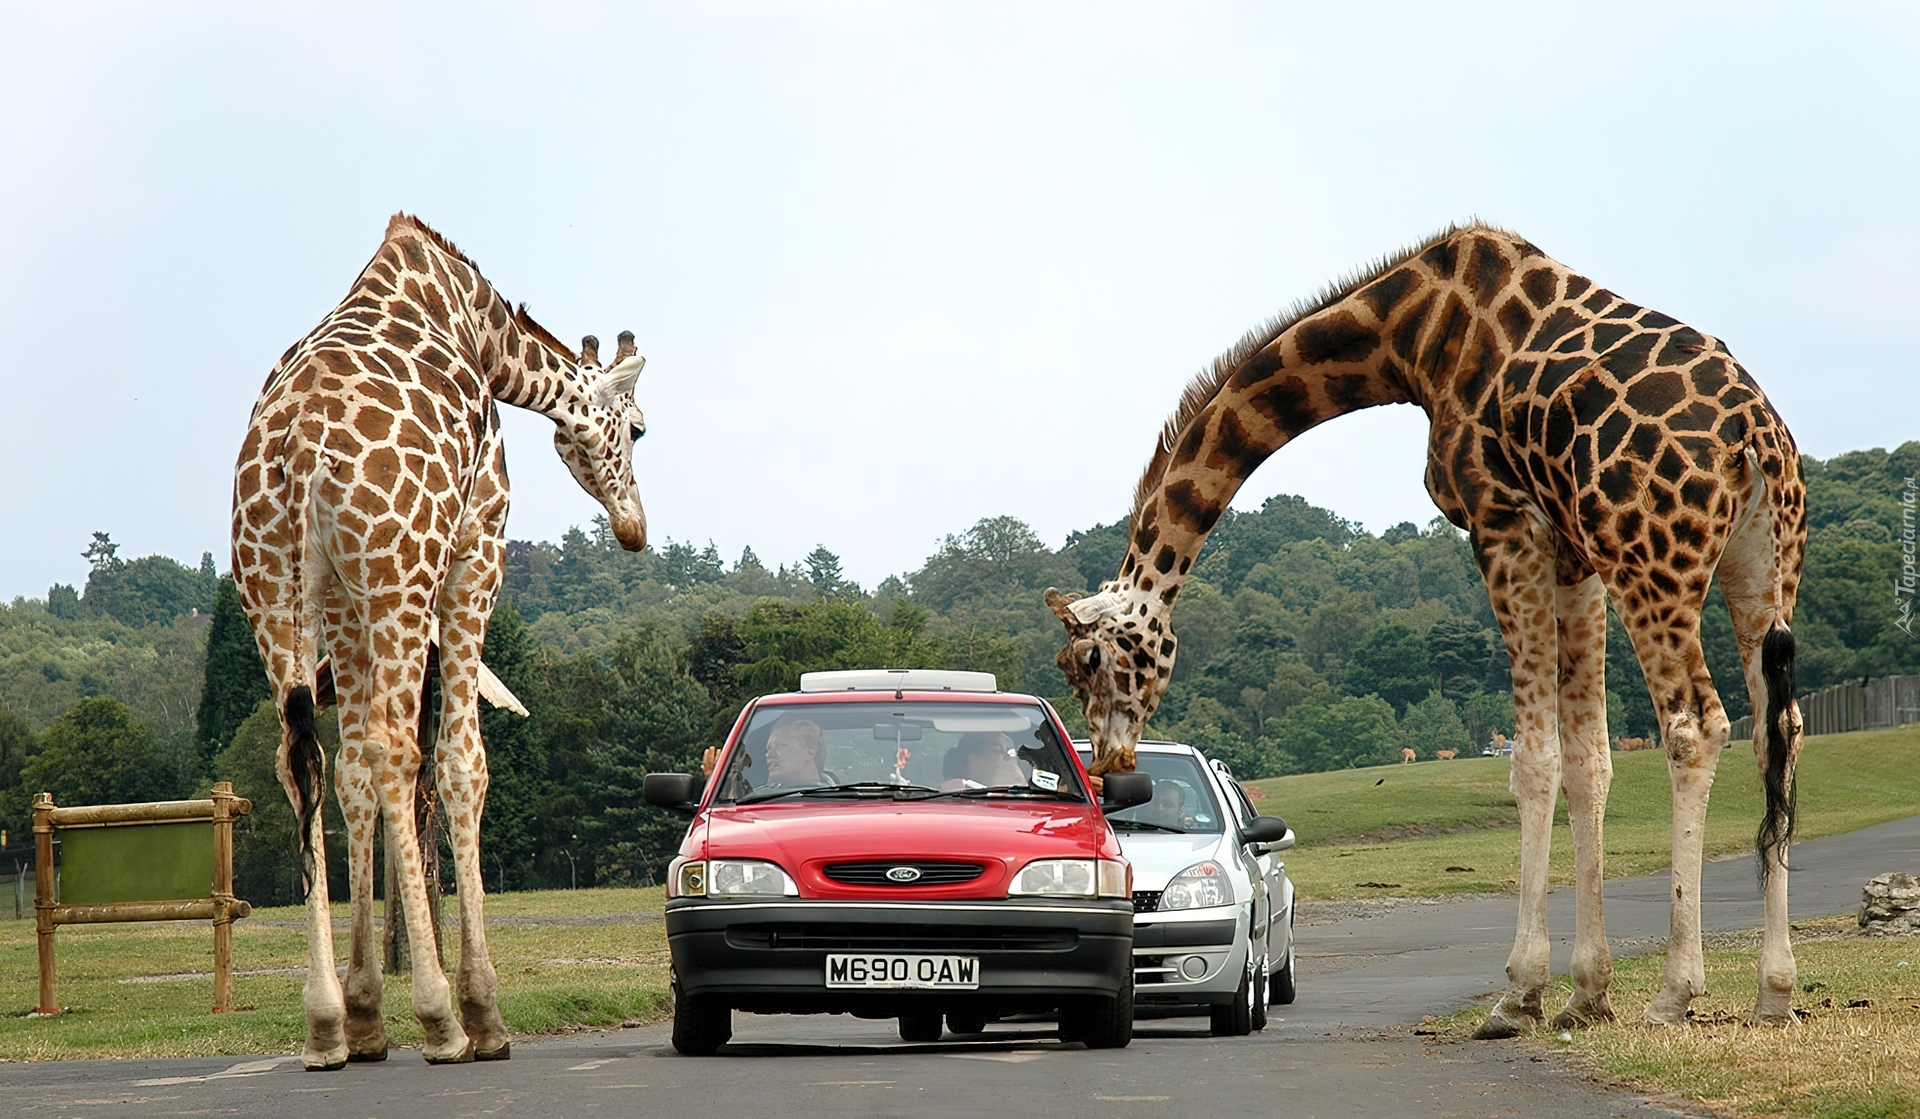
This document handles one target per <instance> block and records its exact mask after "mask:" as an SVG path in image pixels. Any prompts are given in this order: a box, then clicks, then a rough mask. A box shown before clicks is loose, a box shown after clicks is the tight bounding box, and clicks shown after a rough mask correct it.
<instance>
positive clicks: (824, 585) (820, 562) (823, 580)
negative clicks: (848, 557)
mask: <svg viewBox="0 0 1920 1119" xmlns="http://www.w3.org/2000/svg"><path fill="white" fill-rule="evenodd" d="M806 567H807V581H808V582H809V583H812V584H813V589H814V590H815V591H816V592H818V593H819V595H820V597H821V598H832V597H833V596H834V595H836V594H838V593H840V592H841V591H843V590H846V589H848V587H849V586H850V584H849V583H848V582H847V581H846V580H845V579H843V578H841V576H840V557H839V556H836V555H834V554H833V553H832V552H829V551H827V546H826V545H825V544H822V545H820V546H819V547H817V548H815V549H814V550H813V551H811V552H808V553H807V560H806Z"/></svg>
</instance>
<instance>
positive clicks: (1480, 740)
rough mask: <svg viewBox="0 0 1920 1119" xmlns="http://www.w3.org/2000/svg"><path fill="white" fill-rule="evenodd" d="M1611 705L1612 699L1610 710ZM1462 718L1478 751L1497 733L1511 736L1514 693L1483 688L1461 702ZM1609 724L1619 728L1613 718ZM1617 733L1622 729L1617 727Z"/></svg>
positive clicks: (1474, 747) (1488, 743)
mask: <svg viewBox="0 0 1920 1119" xmlns="http://www.w3.org/2000/svg"><path fill="white" fill-rule="evenodd" d="M1612 706H1613V704H1612V702H1611V700H1610V701H1609V703H1608V709H1609V711H1611V709H1612ZM1460 718H1461V721H1462V722H1464V723H1465V724H1466V729H1467V742H1468V744H1469V745H1470V746H1472V748H1473V749H1474V751H1475V752H1478V751H1479V750H1481V749H1483V748H1485V747H1486V746H1489V745H1491V744H1492V742H1493V736H1494V735H1495V734H1504V735H1506V736H1507V737H1508V738H1512V737H1513V733H1514V729H1515V721H1514V713H1513V693H1512V692H1509V691H1505V690H1502V691H1497V692H1481V693H1480V694H1479V695H1476V696H1474V697H1473V698H1471V699H1469V700H1467V702H1466V703H1464V704H1462V705H1461V708H1460ZM1608 726H1609V727H1616V728H1617V724H1615V723H1613V722H1612V721H1611V719H1609V723H1608ZM1614 733H1615V734H1618V733H1620V731H1619V730H1618V729H1615V730H1614Z"/></svg>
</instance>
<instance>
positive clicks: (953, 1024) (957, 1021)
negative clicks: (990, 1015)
mask: <svg viewBox="0 0 1920 1119" xmlns="http://www.w3.org/2000/svg"><path fill="white" fill-rule="evenodd" d="M947 1029H949V1030H951V1031H952V1032H954V1033H957V1034H983V1033H986V1032H987V1016H986V1015H985V1014H980V1013H975V1012H974V1011H970V1010H962V1011H952V1010H949V1011H947Z"/></svg>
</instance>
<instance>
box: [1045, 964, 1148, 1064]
mask: <svg viewBox="0 0 1920 1119" xmlns="http://www.w3.org/2000/svg"><path fill="white" fill-rule="evenodd" d="M1060 1040H1061V1041H1078V1042H1080V1043H1081V1044H1083V1045H1085V1046H1086V1047H1087V1048H1089V1049H1125V1048H1126V1047H1127V1044H1128V1043H1129V1042H1131V1041H1132V1040H1133V970H1132V969H1131V968H1129V969H1128V970H1127V977H1126V980H1125V981H1124V982H1123V984H1122V985H1121V988H1120V992H1119V994H1116V995H1114V996H1113V997H1111V998H1107V997H1095V998H1090V999H1084V1000H1082V1001H1080V1002H1079V1003H1076V1004H1074V1005H1072V1006H1068V1007H1064V1008H1062V1009H1061V1011H1060Z"/></svg>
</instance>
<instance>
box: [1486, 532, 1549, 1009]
mask: <svg viewBox="0 0 1920 1119" xmlns="http://www.w3.org/2000/svg"><path fill="white" fill-rule="evenodd" d="M1520 523H1521V533H1522V534H1521V535H1520V536H1518V537H1517V538H1514V539H1511V540H1505V541H1489V540H1487V539H1485V538H1482V537H1476V538H1475V540H1474V546H1475V551H1476V553H1477V554H1478V556H1479V558H1480V561H1481V569H1482V571H1483V572H1484V573H1485V575H1486V581H1487V589H1488V591H1489V593H1490V595H1491V598H1492V601H1493V607H1494V614H1495V616H1496V617H1498V618H1499V620H1500V630H1501V634H1502V636H1504V637H1505V638H1506V642H1507V653H1508V655H1509V657H1511V658H1512V661H1513V698H1514V713H1515V714H1514V718H1515V723H1516V731H1517V733H1516V741H1515V743H1514V748H1513V763H1512V774H1511V777H1510V779H1509V782H1510V785H1511V787H1512V789H1513V796H1514V800H1515V802H1516V803H1517V804H1518V806H1519V809H1520V909H1519V920H1518V923H1517V927H1516V929H1515V932H1514V940H1513V951H1512V952H1511V953H1510V954H1509V955H1508V956H1507V988H1506V991H1505V992H1504V993H1502V994H1501V996H1500V1001H1499V1002H1497V1003H1495V1004H1494V1007H1493V1010H1492V1012H1491V1013H1490V1014H1488V1015H1487V1020H1486V1021H1485V1022H1483V1023H1481V1025H1480V1028H1479V1029H1478V1030H1477V1031H1476V1032H1475V1033H1474V1036H1475V1037H1476V1038H1482V1039H1490V1038H1503V1037H1513V1036H1515V1035H1517V1034H1520V1033H1523V1032H1525V1031H1528V1030H1532V1029H1536V1028H1538V1027H1539V1026H1540V1025H1541V1023H1542V1021H1543V1019H1542V1015H1541V1010H1540V1000H1541V995H1542V993H1543V992H1544V991H1545V990H1546V986H1547V981H1548V980H1549V979H1550V978H1551V972H1550V960H1551V957H1550V948H1551V945H1550V943H1549V941H1548V940H1547V855H1548V852H1549V850H1550V847H1551V844H1552V842H1553V806H1554V801H1555V799H1556V798H1558V796H1559V792H1560V733H1559V689H1558V679H1559V665H1558V653H1557V649H1558V642H1559V638H1558V633H1557V628H1556V614H1557V610H1556V605H1555V592H1554V574H1553V573H1554V554H1553V548H1552V544H1551V542H1550V541H1549V540H1547V539H1545V538H1544V535H1545V534H1544V528H1543V526H1538V525H1535V524H1534V523H1533V522H1532V521H1531V520H1530V519H1529V518H1526V517H1524V516H1523V517H1522V518H1521V522H1520Z"/></svg>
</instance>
